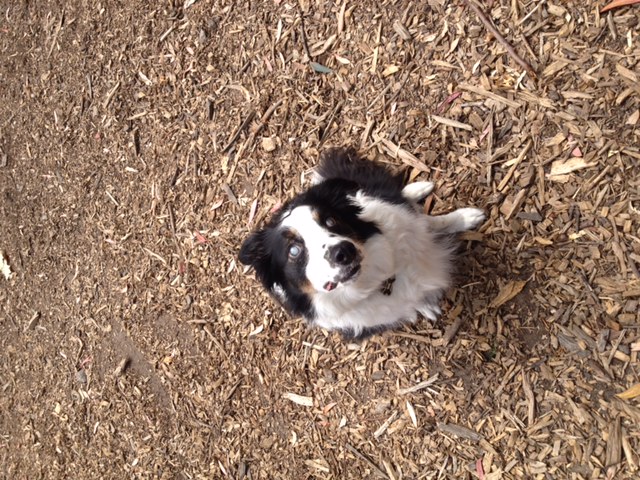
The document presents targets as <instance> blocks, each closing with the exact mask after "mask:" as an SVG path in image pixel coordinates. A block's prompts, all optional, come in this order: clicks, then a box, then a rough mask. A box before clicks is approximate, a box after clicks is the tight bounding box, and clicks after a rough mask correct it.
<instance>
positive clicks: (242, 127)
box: [222, 109, 256, 153]
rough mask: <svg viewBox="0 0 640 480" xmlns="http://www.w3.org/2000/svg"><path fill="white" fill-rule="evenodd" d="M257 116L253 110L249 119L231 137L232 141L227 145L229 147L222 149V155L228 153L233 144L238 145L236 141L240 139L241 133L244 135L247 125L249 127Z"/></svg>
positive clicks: (248, 116)
mask: <svg viewBox="0 0 640 480" xmlns="http://www.w3.org/2000/svg"><path fill="white" fill-rule="evenodd" d="M255 114H256V111H255V110H253V109H251V111H250V112H249V115H247V118H245V119H244V122H242V124H241V125H240V126H239V127H238V128H237V129H236V131H235V132H233V135H231V139H230V140H229V143H227V145H226V146H225V147H224V148H223V149H222V153H227V152H228V151H229V149H230V148H231V147H232V146H233V144H234V143H236V140H238V137H240V133H242V131H243V130H244V129H245V128H247V125H249V123H250V122H251V120H253V117H254V116H255Z"/></svg>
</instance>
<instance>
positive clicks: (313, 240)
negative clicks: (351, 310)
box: [239, 180, 379, 308]
mask: <svg viewBox="0 0 640 480" xmlns="http://www.w3.org/2000/svg"><path fill="white" fill-rule="evenodd" d="M354 189H355V186H352V185H349V184H345V182H343V181H338V180H335V181H327V182H323V183H321V184H319V185H316V186H314V187H312V188H311V189H309V190H308V191H307V192H305V193H304V194H302V195H300V196H299V197H298V198H296V199H294V200H293V201H292V202H291V203H290V204H288V205H286V206H284V207H283V208H282V209H281V210H280V211H279V212H278V213H277V214H276V215H275V217H274V218H273V219H272V220H271V222H269V224H268V225H267V226H266V227H265V228H264V229H262V230H259V231H257V232H254V233H253V234H251V236H250V237H249V238H248V239H247V240H246V241H245V242H244V244H243V245H242V248H241V251H240V257H239V258H240V261H241V262H242V263H244V264H247V265H252V266H253V267H254V268H255V270H256V274H257V276H258V278H260V280H261V281H262V282H263V284H264V285H265V287H266V288H268V289H269V290H270V291H271V293H273V294H274V295H275V296H276V298H278V299H279V300H280V301H281V302H282V303H283V304H285V306H286V307H289V308H291V307H292V305H291V302H294V303H295V302H296V300H295V298H296V297H306V298H309V297H313V296H314V295H315V294H316V293H317V292H331V291H333V290H335V289H340V288H342V287H343V286H345V285H348V284H350V283H352V282H354V281H355V280H356V279H357V278H358V276H359V275H361V273H362V265H363V260H364V255H365V252H366V249H365V248H364V243H365V242H366V241H367V239H368V238H370V237H371V236H372V235H374V234H376V233H379V230H378V229H377V227H376V226H375V225H374V224H372V223H370V222H366V221H363V220H361V219H359V218H358V213H359V208H358V207H356V206H355V205H354V204H353V202H352V201H351V199H350V195H349V194H350V193H352V192H353V191H354Z"/></svg>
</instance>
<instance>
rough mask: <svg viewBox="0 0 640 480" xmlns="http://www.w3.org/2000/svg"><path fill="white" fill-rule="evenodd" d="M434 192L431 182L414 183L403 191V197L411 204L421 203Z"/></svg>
mask: <svg viewBox="0 0 640 480" xmlns="http://www.w3.org/2000/svg"><path fill="white" fill-rule="evenodd" d="M432 191H433V183H431V182H414V183H410V184H409V185H406V186H405V187H404V188H403V189H402V196H403V197H404V198H406V199H407V200H409V201H411V202H419V201H420V200H422V199H424V198H425V197H426V196H427V195H429V194H430V193H431V192H432Z"/></svg>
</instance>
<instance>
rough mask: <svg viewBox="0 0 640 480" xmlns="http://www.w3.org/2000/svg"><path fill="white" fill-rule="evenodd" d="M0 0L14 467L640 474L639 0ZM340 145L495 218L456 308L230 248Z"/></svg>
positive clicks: (5, 436)
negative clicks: (390, 316) (279, 290)
mask: <svg viewBox="0 0 640 480" xmlns="http://www.w3.org/2000/svg"><path fill="white" fill-rule="evenodd" d="M185 5H187V6H185ZM0 6H1V8H0V51H1V53H2V56H1V58H2V60H1V61H0V92H1V96H2V100H1V101H0V126H1V127H0V128H1V130H0V251H2V253H3V258H4V259H5V260H6V262H7V263H8V265H9V266H10V268H11V270H12V272H13V275H12V276H11V278H10V279H8V280H7V279H5V278H4V277H0V332H1V334H0V475H1V476H2V477H3V478H6V479H22V478H77V479H84V478H87V479H89V478H91V479H93V478H113V479H120V478H162V479H172V478H184V479H192V478H234V479H240V478H253V479H276V478H281V479H302V478H333V479H346V478H353V479H364V478H388V479H402V478H406V479H408V478H416V479H419V478H429V479H430V478H434V479H435V478H450V479H461V478H469V479H471V478H484V479H492V480H495V479H500V478H505V479H510V478H535V479H563V478H567V479H587V478H621V479H627V478H628V479H631V478H637V474H638V473H637V469H638V466H639V465H640V463H639V462H640V460H639V457H638V454H639V453H640V430H639V429H638V425H639V424H640V406H639V405H638V396H637V395H638V394H639V393H640V392H639V391H638V387H637V385H638V383H640V368H639V365H638V351H640V314H639V313H638V311H639V301H640V273H639V271H638V270H639V268H640V219H639V209H640V174H639V172H640V148H639V146H640V129H639V125H640V120H639V118H638V117H639V109H640V87H639V85H640V83H639V82H638V77H639V76H640V70H639V65H640V45H639V35H640V24H639V22H638V12H639V11H640V10H638V8H637V6H636V7H633V6H632V7H624V8H618V9H614V10H613V11H612V12H610V13H608V14H606V15H600V14H599V13H598V9H599V8H600V7H601V6H603V3H602V2H573V1H566V2H565V1H558V0H556V1H555V2H551V1H548V2H529V3H526V2H519V1H513V2H507V1H504V0H503V1H493V2H489V3H486V2H485V3H484V6H483V9H484V10H485V11H486V12H487V13H488V16H489V17H490V18H491V19H492V20H493V22H494V23H495V25H496V27H497V28H498V30H499V31H501V32H502V34H503V35H504V36H505V38H506V40H507V41H508V42H509V43H510V44H511V45H512V46H513V47H514V48H515V50H516V51H517V53H519V54H520V56H522V57H523V58H524V59H525V60H526V61H527V62H528V63H529V64H530V65H531V67H532V69H533V70H534V71H535V73H536V76H535V78H534V77H532V76H531V75H529V74H527V75H523V69H522V67H521V66H519V65H518V64H517V63H515V61H514V60H513V58H512V57H511V55H510V54H508V53H507V51H506V50H505V48H504V47H503V46H502V45H501V44H500V43H498V42H497V41H496V39H495V38H494V37H493V36H492V35H490V34H488V33H487V30H486V28H485V26H484V24H483V23H481V21H480V20H479V19H478V16H477V15H476V14H475V13H474V12H473V11H472V10H470V9H469V8H467V7H466V4H465V3H464V2H442V1H438V0H434V1H428V2H410V1H384V0H383V1H379V2H370V1H363V2H350V1H345V2H342V1H336V2H324V1H313V0H300V1H299V2H287V1H284V0H283V1H280V0H274V1H270V2H254V3H251V2H232V1H205V0H199V1H195V2H191V1H187V2H186V3H185V4H183V2H181V1H174V2H160V3H158V2H115V1H112V0H106V1H104V2H98V3H91V2H86V1H73V2H55V1H46V2H29V1H16V2H3V3H2V4H1V5H0ZM344 144H350V145H354V146H356V147H358V148H359V149H360V150H361V151H362V152H363V154H364V155H366V156H368V157H370V158H378V159H380V160H382V161H386V162H389V163H391V164H393V165H394V166H396V167H398V168H405V169H407V171H408V174H409V175H411V176H413V177H417V178H419V179H427V178H428V179H431V180H433V181H434V182H435V183H436V192H435V194H434V195H433V196H432V198H431V199H430V200H429V202H428V207H429V208H430V209H431V211H432V212H434V213H439V212H445V211H448V210H450V209H452V208H455V207H459V206H466V205H476V206H479V207H482V208H484V209H485V210H486V212H487V215H488V220H487V222H486V223H485V224H484V225H483V227H482V228H481V229H480V232H479V233H472V234H470V235H468V236H467V238H466V240H465V242H464V248H463V251H462V256H461V260H460V268H459V272H458V281H457V286H456V288H453V289H452V290H451V291H450V292H449V293H448V295H447V298H446V299H445V301H444V302H443V310H444V315H443V317H442V319H441V320H440V321H438V322H437V323H435V324H430V323H428V322H426V321H421V322H419V323H418V324H416V325H415V326H412V327H406V328H404V329H402V330H400V331H398V332H395V333H387V334H385V335H382V336H379V337H375V338H373V339H371V340H369V341H367V342H365V343H363V344H359V345H351V344H346V343H344V342H343V341H342V340H341V339H340V338H339V336H337V335H334V334H327V333H326V332H323V331H321V330H309V329H307V328H306V327H305V326H304V325H303V324H302V322H301V321H300V320H298V319H290V318H287V317H286V316H285V315H284V314H283V312H282V311H281V310H280V309H279V308H278V307H277V306H276V305H275V304H274V303H273V302H272V301H271V300H270V299H269V298H268V297H267V296H266V295H265V294H264V292H262V290H261V289H260V287H259V285H258V284H257V282H256V281H255V280H254V278H253V276H252V274H251V272H247V271H245V270H244V269H243V268H242V266H241V265H239V264H238V263H237V260H236V257H237V252H238V249H239V246H240V243H241V241H242V239H243V238H244V237H245V236H246V235H247V233H248V232H249V231H250V229H251V228H253V227H254V226H255V225H257V224H259V223H260V222H261V221H263V219H264V218H265V217H266V216H267V215H268V214H269V211H270V210H271V209H273V208H274V207H275V206H277V205H278V203H279V202H281V201H284V200H286V199H287V198H289V197H290V196H291V195H293V194H294V193H295V192H298V191H300V189H301V188H303V185H302V184H301V181H302V178H301V175H302V174H304V173H305V172H308V171H309V169H310V168H312V167H313V165H314V164H315V162H316V161H317V158H318V153H319V152H320V151H322V149H323V148H325V147H327V146H329V145H344ZM423 382H426V383H423ZM634 386H636V390H635V391H634V390H631V391H630V392H628V393H627V394H626V395H622V398H621V397H618V396H617V394H621V393H623V392H625V391H627V390H628V389H631V388H633V387H634Z"/></svg>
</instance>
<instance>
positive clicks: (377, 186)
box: [316, 148, 408, 204]
mask: <svg viewBox="0 0 640 480" xmlns="http://www.w3.org/2000/svg"><path fill="white" fill-rule="evenodd" d="M316 171H317V173H318V174H319V175H320V176H321V177H322V178H324V179H325V180H329V179H332V178H340V179H343V180H349V181H352V182H356V183H357V185H358V187H359V189H360V190H362V191H364V192H365V193H366V194H368V195H370V196H373V197H377V198H380V199H381V200H385V201H387V202H390V203H395V204H408V202H407V200H406V199H405V198H404V197H403V196H402V189H403V188H404V185H405V182H404V178H403V177H404V176H403V175H402V174H395V173H393V172H392V171H391V170H390V169H389V168H387V167H385V166H384V165H382V164H380V163H376V162H372V161H370V160H363V159H361V158H360V157H358V154H357V153H356V151H355V150H354V149H353V148H347V149H345V148H332V149H329V150H327V151H325V152H324V153H323V154H322V157H321V160H320V165H319V166H318V168H317V169H316Z"/></svg>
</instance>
